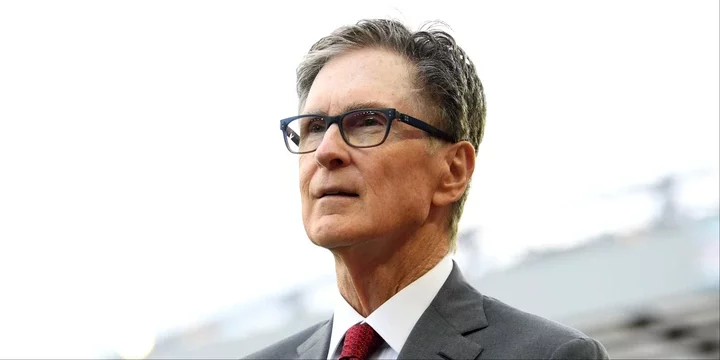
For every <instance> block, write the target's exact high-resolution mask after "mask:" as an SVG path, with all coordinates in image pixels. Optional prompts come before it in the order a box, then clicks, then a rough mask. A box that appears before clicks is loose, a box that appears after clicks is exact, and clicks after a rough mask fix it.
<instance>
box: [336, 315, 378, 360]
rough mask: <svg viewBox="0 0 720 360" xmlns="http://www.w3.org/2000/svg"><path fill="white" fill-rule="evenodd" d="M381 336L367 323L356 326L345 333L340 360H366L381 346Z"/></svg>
mask: <svg viewBox="0 0 720 360" xmlns="http://www.w3.org/2000/svg"><path fill="white" fill-rule="evenodd" d="M380 340H381V338H380V335H378V333H376V332H375V330H374V329H373V328H372V327H371V326H370V325H368V324H367V323H362V324H356V325H354V326H353V327H351V328H350V329H349V330H348V331H347V332H346V333H345V341H344V342H343V347H342V353H341V354H340V360H350V359H352V360H366V359H367V358H368V355H370V354H371V353H372V352H373V351H374V350H375V348H376V347H377V346H378V345H380Z"/></svg>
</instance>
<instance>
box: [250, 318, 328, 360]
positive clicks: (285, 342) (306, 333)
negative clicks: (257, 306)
mask: <svg viewBox="0 0 720 360" xmlns="http://www.w3.org/2000/svg"><path fill="white" fill-rule="evenodd" d="M325 323H327V321H321V322H319V323H317V324H315V325H313V326H310V327H308V328H307V329H305V330H302V331H300V332H298V333H295V334H293V335H290V336H288V337H286V338H284V339H282V340H280V341H278V342H276V343H274V344H272V345H270V346H267V347H265V348H263V349H261V350H258V351H256V352H254V353H252V354H250V355H247V356H245V357H243V358H242V359H247V360H252V359H296V358H297V357H298V353H297V348H298V346H300V345H301V344H302V343H304V342H305V341H306V340H307V339H308V338H310V336H312V335H313V334H314V333H315V332H316V331H317V330H318V329H319V328H320V327H321V326H323V325H325Z"/></svg>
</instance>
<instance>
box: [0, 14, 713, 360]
mask: <svg viewBox="0 0 720 360" xmlns="http://www.w3.org/2000/svg"><path fill="white" fill-rule="evenodd" d="M719 10H720V9H719V3H718V2H717V1H711V0H707V1H704V0H695V1H680V0H677V1H662V0H653V1H650V0H648V1H641V0H631V1H613V0H609V1H582V2H581V1H550V0H547V1H519V0H518V1H500V0H496V1H473V2H469V1H468V2H462V1H450V0H446V1H442V2H437V1H435V2H430V1H365V2H362V3H357V4H356V3H350V4H346V3H342V2H330V1H304V2H276V1H263V2H258V3H255V2H243V3H241V2H229V1H217V2H200V1H172V2H170V1H123V2H94V1H63V2H52V1H4V2H0V339H1V340H0V358H133V359H137V358H145V357H147V358H239V357H241V356H244V355H247V354H249V353H251V352H253V351H255V350H258V349H260V348H262V347H264V346H266V345H268V344H270V343H272V342H274V341H277V340H278V339H281V338H282V337H284V336H286V335H288V334H291V333H293V332H295V331H297V330H299V329H302V328H304V327H307V326H309V325H312V324H314V323H316V322H318V321H321V320H325V319H327V318H328V317H329V316H330V315H331V311H332V310H331V309H332V303H331V301H332V296H333V294H334V293H335V292H336V288H335V281H334V273H333V270H334V268H333V261H332V258H331V256H330V255H329V254H328V253H327V252H326V251H324V250H322V249H319V248H316V247H315V246H313V245H312V244H311V243H310V241H309V240H308V239H307V237H306V235H305V232H304V230H303V227H302V222H301V219H300V199H299V195H298V190H297V180H298V179H297V157H296V156H294V155H292V154H290V153H288V152H287V150H286V149H285V147H284V145H283V143H282V138H281V132H280V131H279V124H278V121H279V119H281V118H284V117H288V116H292V115H294V114H295V113H296V112H297V99H296V95H295V67H296V66H297V64H298V62H299V61H300V60H301V58H302V56H303V55H304V54H305V53H306V51H307V50H308V49H309V47H310V46H311V45H312V44H313V43H314V42H315V41H316V40H317V39H319V38H320V37H322V36H324V35H326V34H328V33H329V32H331V31H332V30H333V29H335V28H336V27H338V26H341V25H344V24H348V23H353V22H355V21H357V20H358V19H361V18H366V17H392V18H397V19H399V20H402V21H404V22H405V23H406V24H408V25H409V26H410V27H411V28H414V29H415V28H417V27H418V26H420V25H421V24H422V23H423V22H425V21H428V20H442V21H444V22H446V23H447V24H448V25H449V26H450V28H451V30H450V32H451V33H452V34H453V35H454V36H455V37H456V39H457V41H458V43H459V44H460V46H462V47H463V48H464V49H465V50H466V52H467V53H468V54H469V56H470V57H471V58H472V59H473V61H474V62H475V65H476V67H477V70H478V73H479V76H480V78H481V80H482V81H483V84H484V86H485V91H486V95H487V102H488V124H487V130H486V137H485V140H484V142H483V144H482V145H481V147H480V150H479V155H478V165H477V169H476V172H475V175H474V178H473V186H472V191H471V193H470V197H469V199H468V202H467V205H466V210H465V212H464V216H463V219H462V221H461V223H460V232H461V234H460V247H459V250H458V252H457V253H456V254H455V255H454V258H455V260H456V261H457V263H458V264H459V266H460V267H461V268H462V270H463V271H464V273H465V276H466V277H467V278H468V279H469V281H470V282H471V283H472V284H473V285H474V286H476V287H477V288H478V289H479V291H480V292H482V293H484V294H486V295H489V296H492V297H495V298H498V299H500V300H502V301H504V302H506V303H508V304H510V305H513V306H516V307H519V308H520V309H522V310H525V311H529V312H533V313H536V314H538V315H541V316H545V317H548V318H550V319H553V320H556V321H559V322H563V323H566V324H568V325H571V326H574V327H577V328H579V329H580V330H582V331H584V332H585V333H587V334H588V335H590V336H593V337H595V338H597V339H598V340H600V341H601V342H602V343H603V344H604V345H605V346H606V348H607V349H608V351H609V353H610V355H611V356H612V357H614V358H658V357H662V358H708V359H711V358H715V359H717V358H718V357H719V356H720V352H719V350H718V348H719V346H720V339H719V338H720V325H719V318H720V314H719V312H720V311H719V309H718V307H719V306H720V304H719V301H720V300H719V299H718V287H719V283H720V280H719V275H718V274H719V272H720V269H719V260H718V253H719V252H720V249H719V248H718V239H719V237H720V223H719V220H718V219H719V214H718V188H719V187H720V184H719V179H718V173H719V171H720V170H719V167H720V166H719V165H720V159H719V156H718V154H719V150H720V149H719V145H718V137H719V132H720V129H719V125H720V114H719V110H718V109H719V103H720V101H719V98H720V92H719V85H720V84H719V77H720V74H719V66H720V61H719V52H720V49H719V44H720V39H719V35H718V33H719V27H720V25H719V15H718V13H719Z"/></svg>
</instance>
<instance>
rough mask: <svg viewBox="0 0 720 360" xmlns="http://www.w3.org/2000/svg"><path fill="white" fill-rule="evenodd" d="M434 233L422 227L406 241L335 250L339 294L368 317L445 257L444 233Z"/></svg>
mask: <svg viewBox="0 0 720 360" xmlns="http://www.w3.org/2000/svg"><path fill="white" fill-rule="evenodd" d="M426 225H427V224H426ZM436 230H439V229H436V228H430V229H428V228H427V227H424V228H421V229H418V231H416V232H415V233H414V234H412V235H411V236H408V237H407V238H405V239H381V240H374V241H372V240H371V241H365V242H363V243H362V244H357V245H354V246H351V247H345V248H342V249H334V250H333V255H334V257H335V272H336V276H337V283H338V290H339V291H340V294H341V295H342V296H343V298H345V300H346V301H347V302H348V303H349V304H350V305H351V306H352V307H353V308H354V309H355V310H356V311H357V312H358V313H359V314H360V315H362V316H363V317H367V316H368V315H370V314H371V313H372V312H373V311H375V309H377V308H378V307H380V305H382V304H383V303H385V301H387V300H388V299H390V298H391V297H392V296H393V295H395V294H397V293H398V292H399V291H400V290H402V289H403V288H405V287H406V286H408V285H409V284H411V283H412V282H413V281H415V280H417V279H418V278H420V277H421V276H423V275H424V274H425V273H426V272H428V271H429V270H430V269H432V268H433V267H434V266H435V265H437V263H438V262H440V260H442V259H443V257H444V256H445V255H446V254H447V253H448V250H449V246H448V237H447V235H446V232H444V231H436ZM389 244H392V245H389Z"/></svg>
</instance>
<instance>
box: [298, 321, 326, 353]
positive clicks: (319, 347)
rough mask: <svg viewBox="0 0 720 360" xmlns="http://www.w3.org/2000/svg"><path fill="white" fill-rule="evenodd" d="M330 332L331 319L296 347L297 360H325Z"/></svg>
mask: <svg viewBox="0 0 720 360" xmlns="http://www.w3.org/2000/svg"><path fill="white" fill-rule="evenodd" d="M331 332H332V318H331V319H330V320H328V321H327V322H326V323H325V324H323V325H322V326H320V328H318V329H317V331H315V333H313V334H312V335H311V336H310V337H309V338H308V339H307V340H305V342H303V343H302V344H300V346H298V347H297V353H298V359H327V355H328V350H329V348H330V333H331Z"/></svg>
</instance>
